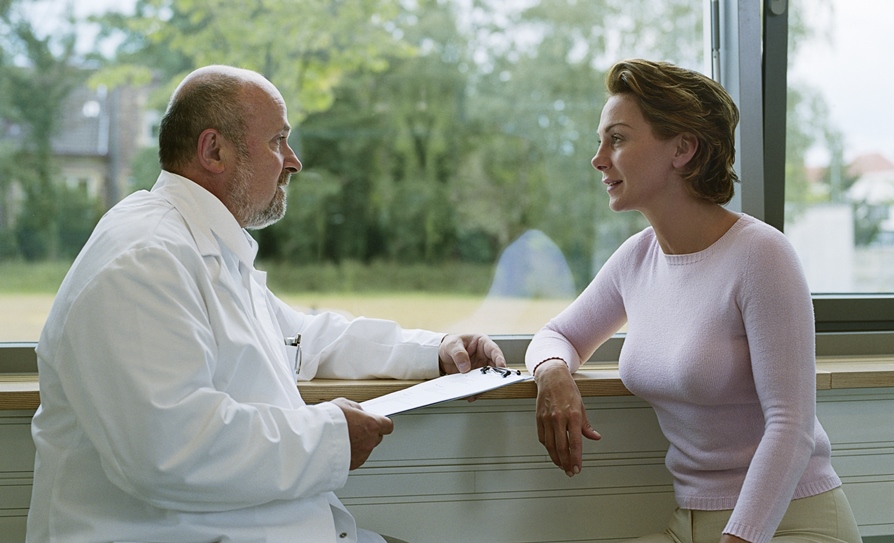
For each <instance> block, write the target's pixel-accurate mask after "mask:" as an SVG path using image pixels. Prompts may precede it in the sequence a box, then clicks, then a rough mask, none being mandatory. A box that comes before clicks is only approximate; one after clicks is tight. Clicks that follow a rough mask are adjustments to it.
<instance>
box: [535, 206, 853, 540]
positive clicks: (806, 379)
mask: <svg viewBox="0 0 894 543" xmlns="http://www.w3.org/2000/svg"><path fill="white" fill-rule="evenodd" d="M625 321H626V322H627V323H628V331H627V337H626V339H625V341H624V347H623V349H622V351H621V356H620V362H619V364H620V372H621V379H622V380H623V382H624V385H625V386H627V388H628V389H630V391H631V392H633V393H634V394H636V395H637V396H639V397H640V398H642V399H644V400H646V401H647V402H649V403H650V404H651V405H652V407H653V408H654V410H655V413H656V415H657V416H658V422H659V424H660V425H661V429H662V431H663V432H664V434H665V436H666V437H667V439H668V441H670V448H669V449H668V452H667V456H666V459H665V463H666V465H667V467H668V469H669V470H670V472H671V473H672V474H673V477H674V493H675V496H676V500H677V503H678V505H679V506H680V507H682V508H686V509H695V510H721V509H733V514H732V518H731V519H730V521H729V524H728V525H727V526H726V529H725V531H724V532H725V533H729V534H733V535H736V536H738V537H741V538H743V539H746V540H748V541H753V542H755V543H766V542H767V541H768V540H769V539H770V538H771V537H772V536H773V533H774V532H775V530H776V527H777V526H778V525H779V522H780V520H781V519H782V517H783V515H784V514H785V511H786V509H787V507H788V504H789V502H790V501H791V500H792V499H793V498H803V497H807V496H812V495H815V494H819V493H821V492H825V491H827V490H831V489H833V488H836V487H837V486H839V485H840V484H841V481H840V480H839V478H838V476H837V475H836V474H835V471H834V470H833V469H832V465H831V463H830V455H831V445H830V443H829V438H828V436H827V435H826V433H825V431H824V430H823V428H822V426H821V425H820V423H819V421H818V420H817V418H816V369H815V363H816V361H815V358H814V356H815V348H814V325H813V307H812V304H811V300H810V291H809V289H808V287H807V283H806V281H805V279H804V275H803V272H802V270H801V266H800V263H799V260H798V257H797V255H796V254H795V252H794V250H793V249H792V247H791V245H790V244H789V243H788V240H786V238H785V236H783V235H782V234H781V233H780V232H779V231H777V230H776V229H774V228H772V227H770V226H768V225H766V224H764V223H762V222H760V221H758V220H757V219H754V218H753V217H749V216H747V215H743V216H742V217H741V218H740V219H739V220H738V221H737V222H736V223H735V224H734V225H733V227H732V228H730V230H729V231H728V232H727V233H726V234H725V235H724V236H723V237H722V238H720V239H719V240H718V241H717V242H716V243H714V244H713V245H712V246H711V247H708V248H707V249H705V250H704V251H701V252H698V253H693V254H686V255H666V254H664V253H662V252H661V248H660V247H659V245H658V242H657V240H656V238H655V234H654V232H653V230H652V229H651V228H647V229H645V230H643V231H642V232H640V233H639V234H637V235H634V236H632V237H631V238H630V239H628V240H627V241H626V242H625V243H624V244H623V245H622V246H621V247H620V248H619V249H618V250H617V252H615V254H614V255H612V257H611V258H610V259H609V260H608V262H606V264H605V266H604V267H603V268H602V270H600V272H599V273H598V274H597V275H596V278H595V279H594V280H593V282H592V283H590V285H589V286H588V287H587V288H586V290H584V292H583V293H582V294H581V295H580V296H579V297H578V299H577V300H575V301H574V302H573V303H572V304H571V305H570V306H569V307H568V308H567V309H566V310H564V311H563V312H562V313H561V314H559V315H558V316H557V317H556V318H554V319H553V320H552V321H550V322H549V323H548V324H547V325H546V326H545V327H544V328H543V329H542V330H541V331H540V332H538V333H537V334H536V335H535V336H534V339H533V341H532V342H531V345H530V347H529V348H528V352H527V356H526V362H527V366H528V369H529V370H531V369H533V367H534V366H535V365H536V364H537V363H538V362H540V361H542V360H545V359H547V358H556V357H557V358H561V359H563V360H564V361H565V362H566V363H567V364H568V365H569V367H570V368H571V371H576V370H577V368H578V367H579V366H580V364H581V361H582V360H586V359H588V358H589V357H590V355H591V354H592V353H593V352H594V351H595V350H596V348H597V347H599V345H601V344H602V343H603V342H604V341H605V340H606V339H608V338H609V337H610V336H611V335H612V334H613V333H615V332H616V331H617V330H618V329H619V328H620V327H621V326H622V325H623V324H624V322H625Z"/></svg>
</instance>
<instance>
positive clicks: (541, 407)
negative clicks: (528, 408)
mask: <svg viewBox="0 0 894 543" xmlns="http://www.w3.org/2000/svg"><path fill="white" fill-rule="evenodd" d="M534 382H536V383H537V437H538V439H540V443H543V446H544V447H546V450H547V451H548V452H549V457H550V459H551V460H552V461H553V463H554V464H555V465H557V466H559V467H560V468H562V469H563V470H564V471H565V474H566V475H568V476H569V477H571V476H573V475H576V474H578V473H580V470H581V463H582V456H583V439H582V438H581V436H584V437H586V438H587V439H592V440H597V439H601V438H602V436H600V435H599V433H598V432H596V430H594V429H593V427H592V426H590V423H589V421H587V412H586V409H585V408H584V402H583V400H582V399H581V396H580V390H578V388H577V384H575V382H574V378H572V376H571V372H570V371H569V370H568V366H567V365H565V362H564V361H563V360H559V359H555V360H547V361H545V362H542V363H541V364H540V365H539V366H537V368H535V371H534Z"/></svg>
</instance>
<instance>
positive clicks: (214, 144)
mask: <svg viewBox="0 0 894 543" xmlns="http://www.w3.org/2000/svg"><path fill="white" fill-rule="evenodd" d="M223 145H224V142H223V136H222V135H221V133H220V132H218V131H217V130H215V129H214V128H207V129H205V130H204V131H202V133H201V134H199V141H198V144H197V150H196V151H197V153H196V154H197V156H198V159H199V164H200V165H201V166H202V168H204V169H205V170H208V171H209V172H211V173H223V171H224V169H225V165H224V160H223V155H224V152H223Z"/></svg>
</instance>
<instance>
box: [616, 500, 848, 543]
mask: <svg viewBox="0 0 894 543" xmlns="http://www.w3.org/2000/svg"><path fill="white" fill-rule="evenodd" d="M732 513H733V512H732V510H724V511H693V510H689V509H679V508H678V509H677V510H676V511H674V516H673V517H672V518H671V521H670V525H668V527H667V530H665V531H664V532H662V533H659V534H649V535H646V536H643V537H640V538H637V539H634V540H632V541H635V542H636V543H719V541H720V536H721V535H722V533H723V529H724V528H725V527H726V523H727V522H728V521H729V518H730V516H732ZM771 541H772V542H773V543H861V542H862V539H861V538H860V532H859V530H858V529H857V521H856V520H854V513H853V512H852V511H851V506H850V504H849V503H848V501H847V497H846V496H845V495H844V491H843V490H842V489H841V487H838V488H836V489H833V490H830V491H828V492H823V493H822V494H817V495H816V496H810V497H809V498H801V499H798V500H793V501H792V502H791V504H790V505H789V506H788V510H787V511H786V512H785V516H784V517H783V518H782V522H780V523H779V528H777V530H776V534H775V535H774V536H773V539H772V540H771Z"/></svg>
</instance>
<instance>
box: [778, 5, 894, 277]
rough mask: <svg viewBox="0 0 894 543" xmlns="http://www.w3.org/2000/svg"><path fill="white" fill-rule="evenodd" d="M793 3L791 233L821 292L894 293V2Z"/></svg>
mask: <svg viewBox="0 0 894 543" xmlns="http://www.w3.org/2000/svg"><path fill="white" fill-rule="evenodd" d="M789 5H790V6H791V11H790V15H791V19H790V37H789V62H790V69H789V104H788V107H789V118H788V120H787V144H786V146H787V149H786V153H787V161H788V164H787V166H786V218H785V232H786V234H787V235H788V236H789V238H790V239H791V240H792V242H793V243H794V245H795V247H796V249H797V250H798V253H799V254H800V256H801V259H802V262H803V263H804V266H805V269H806V273H807V277H808V281H809V282H810V286H811V290H813V291H814V292H815V293H891V292H894V136H892V135H891V131H890V129H889V127H890V126H891V125H892V123H894V109H892V108H891V107H890V97H891V95H892V94H894V73H892V72H891V70H888V69H887V68H886V66H888V65H889V64H890V59H889V57H890V52H891V51H892V50H894V35H892V33H891V29H890V24H889V23H890V21H891V20H894V3H891V2H888V1H886V0H826V1H824V2H819V3H809V5H808V3H804V2H791V3H789Z"/></svg>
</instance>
